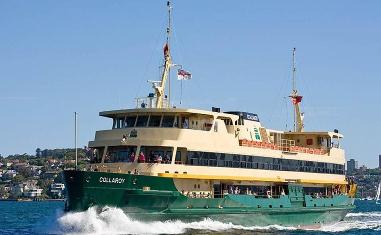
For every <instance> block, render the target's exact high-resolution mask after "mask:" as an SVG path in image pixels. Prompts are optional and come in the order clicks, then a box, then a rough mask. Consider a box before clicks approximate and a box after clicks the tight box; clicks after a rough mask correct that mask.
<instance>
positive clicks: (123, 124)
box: [112, 115, 198, 129]
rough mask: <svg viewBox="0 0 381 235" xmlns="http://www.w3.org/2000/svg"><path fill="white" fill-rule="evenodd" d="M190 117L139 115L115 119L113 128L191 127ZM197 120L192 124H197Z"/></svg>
mask: <svg viewBox="0 0 381 235" xmlns="http://www.w3.org/2000/svg"><path fill="white" fill-rule="evenodd" d="M189 124H190V123H189V118H188V117H179V116H175V115H138V116H126V117H121V118H114V119H113V125H112V128H113V129H119V128H129V127H177V128H189ZM197 124H198V122H197V121H195V122H194V121H192V125H196V126H197Z"/></svg>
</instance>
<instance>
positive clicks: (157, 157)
mask: <svg viewBox="0 0 381 235" xmlns="http://www.w3.org/2000/svg"><path fill="white" fill-rule="evenodd" d="M162 161H163V158H162V157H161V155H160V154H159V155H156V162H157V163H161V162H162Z"/></svg>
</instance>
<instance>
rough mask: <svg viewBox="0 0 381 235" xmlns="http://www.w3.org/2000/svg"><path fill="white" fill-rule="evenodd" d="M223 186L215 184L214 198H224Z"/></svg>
mask: <svg viewBox="0 0 381 235" xmlns="http://www.w3.org/2000/svg"><path fill="white" fill-rule="evenodd" d="M222 189H223V184H221V183H219V184H213V192H214V198H222Z"/></svg>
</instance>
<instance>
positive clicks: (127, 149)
mask: <svg viewBox="0 0 381 235" xmlns="http://www.w3.org/2000/svg"><path fill="white" fill-rule="evenodd" d="M135 152H136V146H110V147H108V150H107V153H106V155H105V160H104V162H105V163H112V162H133V161H134V159H135Z"/></svg>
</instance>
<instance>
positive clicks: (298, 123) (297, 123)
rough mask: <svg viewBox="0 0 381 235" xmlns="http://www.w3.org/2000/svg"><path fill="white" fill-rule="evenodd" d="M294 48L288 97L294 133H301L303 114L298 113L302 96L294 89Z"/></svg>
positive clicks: (302, 129) (294, 50)
mask: <svg viewBox="0 0 381 235" xmlns="http://www.w3.org/2000/svg"><path fill="white" fill-rule="evenodd" d="M295 54H296V48H294V49H293V50H292V92H291V95H290V96H289V97H290V98H291V101H292V104H293V105H294V132H303V131H304V124H303V113H301V112H300V105H299V104H300V102H302V98H303V96H300V95H298V90H297V89H296V65H295Z"/></svg>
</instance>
